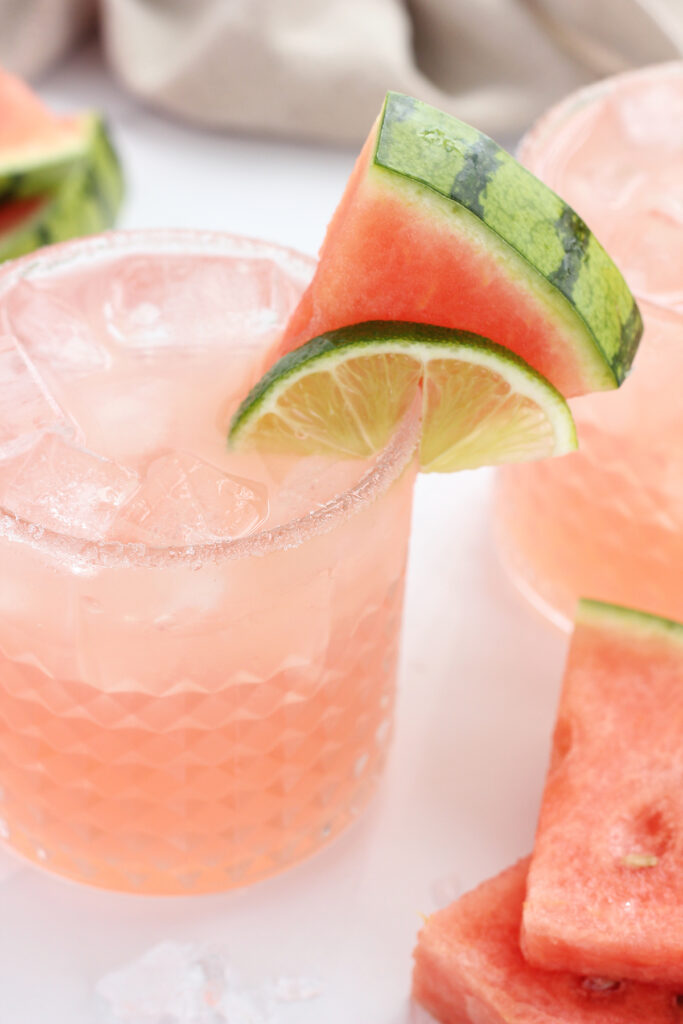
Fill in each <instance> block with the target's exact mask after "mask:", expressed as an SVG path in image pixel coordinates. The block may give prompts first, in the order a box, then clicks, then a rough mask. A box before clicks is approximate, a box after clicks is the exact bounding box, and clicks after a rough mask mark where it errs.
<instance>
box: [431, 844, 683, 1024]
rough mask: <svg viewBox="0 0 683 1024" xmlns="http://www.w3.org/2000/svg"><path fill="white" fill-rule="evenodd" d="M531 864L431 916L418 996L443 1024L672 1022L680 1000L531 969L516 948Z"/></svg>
mask: <svg viewBox="0 0 683 1024" xmlns="http://www.w3.org/2000/svg"><path fill="white" fill-rule="evenodd" d="M528 865H529V861H528V859H527V860H523V861H520V862H519V863H518V864H516V865H515V866H514V867H512V868H509V869H508V870H507V871H504V872H503V873H502V874H501V875H498V876H497V877H496V878H493V879H491V880H490V881H487V882H484V884H483V885H481V886H479V888H477V889H474V890H473V891H472V892H469V893H466V894H465V895H464V896H462V897H461V898H460V899H459V900H458V901H457V902H456V903H453V904H451V906H449V907H447V908H446V909H445V910H440V911H438V912H437V913H436V914H433V915H432V917H430V918H429V919H428V920H427V922H426V924H425V926H424V928H423V929H422V931H421V932H420V935H419V938H418V942H417V948H416V950H415V970H414V974H413V996H414V998H415V999H416V1000H417V1002H418V1003H420V1004H421V1005H422V1006H424V1008H425V1009H427V1010H429V1012H430V1013H431V1014H433V1015H434V1017H435V1018H436V1020H437V1021H440V1022H441V1024H675V1022H676V1021H678V1020H679V1019H680V1017H679V1012H680V1013H681V1014H683V1010H680V1011H679V1003H678V1000H677V997H676V995H675V994H673V993H670V992H666V991H665V990H663V989H658V988H655V987H652V986H649V985H641V984H638V983H637V982H609V981H607V980H605V979H601V978H587V977H580V976H577V975H573V974H567V973H564V972H559V971H542V970H539V969H538V968H535V967H531V966H530V965H529V964H528V963H527V962H526V961H525V959H524V957H523V956H522V952H521V949H520V946H519V926H520V921H521V918H522V904H523V902H524V892H525V886H526V877H527V870H528Z"/></svg>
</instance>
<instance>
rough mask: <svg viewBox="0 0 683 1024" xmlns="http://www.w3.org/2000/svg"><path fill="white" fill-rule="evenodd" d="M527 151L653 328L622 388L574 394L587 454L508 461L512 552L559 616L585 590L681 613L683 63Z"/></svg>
mask: <svg viewBox="0 0 683 1024" xmlns="http://www.w3.org/2000/svg"><path fill="white" fill-rule="evenodd" d="M520 157H521V159H522V161H523V162H524V163H525V164H526V165H527V166H528V167H529V169H530V170H531V171H533V172H534V174H536V175H538V177H540V178H542V179H543V180H544V181H545V182H546V183H547V184H548V185H550V186H551V187H552V188H553V189H555V191H557V192H558V193H559V194H560V195H561V196H562V197H563V198H564V199H566V200H567V202H569V203H570V204H571V205H572V206H573V207H574V208H575V209H576V210H577V212H578V213H579V214H580V215H581V216H582V217H583V218H584V219H585V220H586V222H587V223H588V226H589V227H590V228H591V229H592V230H593V231H594V232H595V234H596V235H597V237H598V238H599V239H600V241H601V242H602V243H603V245H604V246H605V247H606V248H607V250H608V251H609V252H610V254H611V255H612V256H613V258H614V259H615V260H616V262H617V263H618V264H619V266H620V269H621V270H622V271H623V272H624V274H625V276H626V279H627V280H628V282H629V284H630V286H631V288H632V289H633V291H634V293H635V294H636V296H637V299H638V303H639V306H640V309H641V312H642V314H643V319H644V323H645V334H644V338H643V341H642V343H641V346H640V351H639V353H638V355H637V357H636V361H635V364H634V368H633V370H632V373H631V375H630V377H629V378H628V379H627V380H626V382H625V383H624V384H623V386H622V387H621V388H620V389H619V390H618V391H615V392H610V393H603V394H599V395H594V396H590V397H587V398H581V399H576V400H574V401H573V402H572V403H571V405H572V411H573V413H574V416H575V419H576V423H577V427H578V433H579V442H580V451H579V452H577V453H576V454H573V455H569V456H567V457H566V458H564V459H561V460H559V461H555V462H553V461H547V462H540V463H536V464H534V465H527V466H515V467H512V468H506V469H505V470H503V471H502V474H501V479H500V483H499V487H498V493H497V510H496V514H497V526H498V534H499V541H500V544H501V547H502V551H503V555H504V558H505V561H506V562H507V564H508V567H509V568H510V570H511V571H512V573H513V575H514V577H515V579H516V581H517V582H518V584H519V585H520V587H521V589H522V590H523V591H524V592H525V593H526V594H527V596H528V597H529V598H530V599H531V600H532V601H533V602H534V603H535V604H536V605H537V606H539V607H540V608H541V609H542V610H543V611H544V612H545V613H546V614H548V615H549V616H550V617H552V618H553V619H554V620H555V621H557V622H559V623H560V624H568V623H569V621H570V620H571V618H572V615H573V609H574V605H575V602H576V599H577V597H579V596H587V597H593V598H600V599H602V600H606V601H614V602H616V603H620V604H626V605H631V606H633V607H637V608H642V609H645V610H647V611H649V612H654V613H658V614H660V615H665V616H670V617H672V618H675V619H678V620H682V619H683V401H682V400H681V394H680V381H681V379H683V63H677V64H671V65H663V66H661V67H654V68H646V69H643V70H641V71H638V72H634V73H631V74H628V75H623V76H620V77H617V78H614V79H611V80H607V81H606V82H604V83H599V84H598V85H596V86H593V87H591V88H589V89H587V90H584V91H583V92H581V93H578V94H577V95H576V96H572V97H570V98H569V99H568V100H566V101H565V102H564V103H562V104H560V105H559V106H558V107H556V108H555V109H553V110H552V111H550V113H549V114H547V115H546V116H545V118H543V119H542V120H541V121H540V123H539V124H538V125H537V127H536V128H535V129H534V130H533V131H532V132H531V133H530V134H529V136H528V137H527V138H526V139H525V140H524V142H523V144H522V148H521V153H520Z"/></svg>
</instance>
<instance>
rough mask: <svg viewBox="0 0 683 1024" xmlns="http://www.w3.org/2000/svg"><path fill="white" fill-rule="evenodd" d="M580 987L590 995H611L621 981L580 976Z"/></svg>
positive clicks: (619, 985)
mask: <svg viewBox="0 0 683 1024" xmlns="http://www.w3.org/2000/svg"><path fill="white" fill-rule="evenodd" d="M581 987H582V988H583V989H584V991H586V992H590V993H591V995H598V996H599V995H612V993H613V992H618V991H619V989H620V988H621V987H622V982H621V981H614V980H613V979H612V978H582V979H581Z"/></svg>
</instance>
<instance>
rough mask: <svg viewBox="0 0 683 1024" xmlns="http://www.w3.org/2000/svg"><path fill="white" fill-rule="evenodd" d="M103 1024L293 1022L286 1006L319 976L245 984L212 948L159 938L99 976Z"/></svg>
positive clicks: (315, 989)
mask: <svg viewBox="0 0 683 1024" xmlns="http://www.w3.org/2000/svg"><path fill="white" fill-rule="evenodd" d="M95 991H96V993H97V996H98V997H99V1001H100V1008H101V1011H102V1012H101V1015H100V1020H101V1021H102V1024H290V1022H292V1024H293V1018H292V1017H291V1015H290V1013H289V1012H288V1011H289V1007H290V1006H291V1004H296V1003H299V1002H302V1001H307V1000H310V999H313V998H316V997H317V996H319V995H321V994H322V991H323V989H322V984H321V983H320V982H319V981H318V980H317V979H311V978H306V977H304V976H301V977H296V976H295V977H285V976H282V977H279V978H278V979H276V980H275V981H273V980H272V979H267V980H266V981H265V982H264V983H263V984H262V985H259V986H258V987H254V986H253V985H252V986H250V985H247V984H246V983H245V982H244V981H243V979H241V978H240V977H239V976H238V974H237V972H236V971H235V969H234V968H233V967H232V966H231V964H230V962H229V960H228V958H227V956H226V954H225V953H224V952H223V951H222V950H220V949H218V948H214V947H198V946H192V945H189V944H182V943H176V942H162V943H160V944H159V945H157V946H154V947H153V948H152V949H150V950H148V951H147V952H146V953H144V954H143V955H142V956H141V957H140V958H139V959H137V960H135V961H133V962H132V963H130V964H127V965H126V966H125V967H122V968H120V969H118V970H115V971H111V972H110V973H109V974H106V975H105V976H104V977H103V978H101V979H100V980H99V981H98V982H97V985H96V987H95Z"/></svg>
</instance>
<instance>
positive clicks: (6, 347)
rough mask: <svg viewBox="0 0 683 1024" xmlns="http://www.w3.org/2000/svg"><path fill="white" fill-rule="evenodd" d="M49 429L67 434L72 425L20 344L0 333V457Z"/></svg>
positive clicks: (33, 439) (23, 446) (21, 449)
mask: <svg viewBox="0 0 683 1024" xmlns="http://www.w3.org/2000/svg"><path fill="white" fill-rule="evenodd" d="M49 430H52V431H60V432H63V433H65V434H69V433H73V430H74V425H73V423H72V422H71V421H70V420H69V419H68V417H67V416H66V415H65V413H64V412H63V410H62V409H61V407H60V406H59V403H58V402H57V400H56V399H55V398H54V397H53V396H52V395H51V394H50V391H49V390H48V388H47V386H46V384H45V382H44V381H43V379H42V378H41V376H40V374H39V373H38V371H37V370H36V368H35V366H34V365H33V363H32V362H31V360H30V359H28V357H27V355H26V353H25V352H24V350H23V348H22V346H21V345H20V344H19V343H18V342H17V340H16V339H15V338H13V337H11V336H10V335H7V334H0V460H2V459H4V458H10V457H12V456H15V455H17V454H18V453H19V452H21V451H24V450H25V449H26V448H28V447H30V445H31V444H33V443H34V442H35V441H36V439H37V438H38V437H39V436H40V435H41V434H42V433H44V432H45V431H49Z"/></svg>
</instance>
